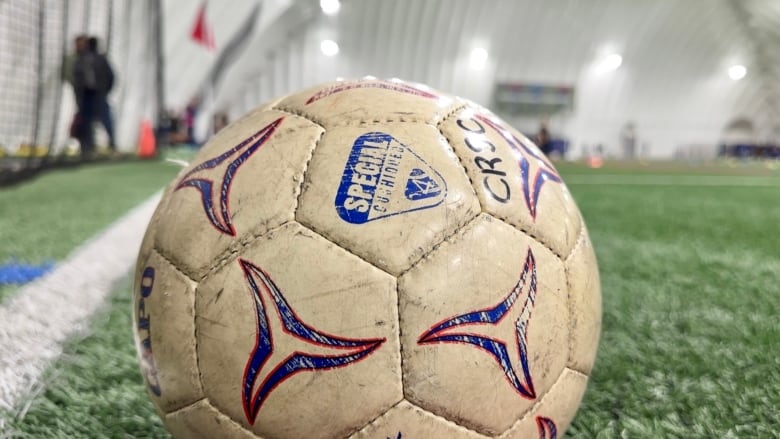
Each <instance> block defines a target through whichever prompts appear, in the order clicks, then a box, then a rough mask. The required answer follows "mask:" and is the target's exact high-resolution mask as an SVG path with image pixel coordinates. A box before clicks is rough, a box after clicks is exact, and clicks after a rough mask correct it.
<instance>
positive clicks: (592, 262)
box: [566, 227, 601, 374]
mask: <svg viewBox="0 0 780 439" xmlns="http://www.w3.org/2000/svg"><path fill="white" fill-rule="evenodd" d="M566 271H567V273H568V282H569V294H570V296H569V309H570V311H569V314H570V322H569V328H570V330H569V332H570V334H571V335H570V337H569V346H570V348H569V364H568V367H570V368H572V369H574V370H577V371H580V372H582V373H585V374H590V371H591V369H593V363H594V362H595V360H596V352H597V350H598V345H599V335H600V332H601V282H600V280H599V268H598V264H597V262H596V254H595V253H594V252H593V246H592V245H591V243H590V239H589V237H588V233H587V231H586V230H585V229H584V227H583V230H582V234H581V236H580V239H579V241H578V243H577V247H576V248H575V249H574V252H573V253H572V254H571V256H570V257H569V258H568V259H567V260H566Z"/></svg>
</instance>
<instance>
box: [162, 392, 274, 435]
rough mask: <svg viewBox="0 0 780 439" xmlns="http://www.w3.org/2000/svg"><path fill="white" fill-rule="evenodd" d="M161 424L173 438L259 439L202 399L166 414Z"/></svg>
mask: <svg viewBox="0 0 780 439" xmlns="http://www.w3.org/2000/svg"><path fill="white" fill-rule="evenodd" d="M163 423H164V424H165V427H166V428H167V429H168V431H169V432H171V434H172V435H173V437H175V438H186V439H215V438H230V439H259V438H258V436H255V435H254V434H252V433H250V432H249V431H247V430H245V429H243V428H242V427H241V426H240V425H238V424H237V423H236V422H234V421H233V420H231V419H230V418H228V417H227V416H225V415H224V414H222V413H220V412H219V411H218V410H217V409H216V408H214V406H212V405H211V404H209V402H208V401H207V400H205V399H202V400H200V401H198V402H196V403H195V404H192V405H191V406H188V407H185V408H183V409H181V410H177V411H175V412H173V413H170V414H168V415H167V416H165V417H164V418H163Z"/></svg>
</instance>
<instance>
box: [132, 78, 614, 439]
mask: <svg viewBox="0 0 780 439" xmlns="http://www.w3.org/2000/svg"><path fill="white" fill-rule="evenodd" d="M135 285H136V286H135V298H134V300H135V302H134V309H135V312H134V317H135V334H136V340H137V347H138V353H139V357H140V361H141V367H142V371H143V375H144V377H145V379H146V383H147V387H148V390H149V395H150V397H151V399H152V401H153V402H154V405H155V407H156V408H157V410H158V412H159V414H160V416H161V417H162V419H163V421H164V423H165V425H166V427H167V428H168V429H169V430H170V431H171V432H172V433H173V434H174V436H176V437H181V438H192V437H202V438H265V439H271V438H279V439H300V438H306V439H316V438H345V437H347V438H381V439H386V438H392V439H399V438H405V439H423V438H447V439H457V438H486V437H487V438H493V437H502V438H503V437H506V438H537V437H539V438H546V439H549V438H554V437H556V436H558V437H560V436H561V435H562V434H563V432H564V431H565V430H566V428H567V427H568V425H569V424H570V422H571V421H572V418H573V417H574V414H575V413H576V411H577V407H578V405H579V402H580V399H581V397H582V394H583V392H584V391H585V387H586V383H587V380H588V374H589V373H590V371H591V367H592V366H593V361H594V357H595V353H596V348H597V345H598V337H599V328H600V321H601V304H600V290H599V278H598V269H597V266H596V259H595V256H594V253H593V250H592V248H591V244H590V241H589V239H588V234H587V232H586V229H585V224H584V223H583V220H582V217H581V215H580V213H579V211H578V209H577V207H576V205H575V203H574V201H573V200H572V197H571V195H570V194H569V191H568V190H567V188H566V186H565V185H564V183H563V181H562V179H561V177H560V175H559V174H558V172H557V171H556V170H555V168H554V167H553V165H552V164H551V163H550V162H549V161H548V160H547V159H546V158H545V157H544V156H543V155H542V153H541V152H540V151H539V149H538V148H537V147H536V146H534V145H533V143H531V142H530V141H529V140H528V139H527V138H526V137H524V136H523V135H522V134H520V133H518V132H517V131H515V130H514V129H512V128H510V127H509V126H508V125H506V124H505V123H504V122H502V121H501V120H499V119H498V118H497V117H495V116H494V115H493V114H491V113H490V112H489V111H487V110H485V109H484V108H481V107H479V106H476V105H475V104H473V103H470V102H468V101H465V100H462V99H460V98H456V97H452V96H447V95H444V94H440V93H438V92H434V91H431V90H430V89H429V88H428V87H424V86H419V85H416V84H411V83H404V82H401V81H397V80H394V81H380V80H359V81H353V82H336V83H332V84H326V85H323V86H319V87H314V88H310V89H308V90H304V91H302V92H300V93H296V94H293V95H290V96H287V97H285V98H283V99H281V100H278V101H276V102H273V103H271V104H268V105H265V106H263V107H260V108H258V109H256V110H254V111H252V112H251V113H249V114H247V115H246V116H244V117H243V118H241V119H240V120H238V121H236V122H235V123H233V124H231V125H230V126H228V127H227V128H225V129H224V130H222V131H220V132H219V133H218V134H217V135H216V136H215V137H214V138H213V139H212V140H211V141H210V142H209V143H208V144H206V145H205V146H204V147H203V149H202V150H201V151H200V152H199V153H198V155H197V157H196V158H195V159H194V160H193V161H192V163H191V164H190V165H189V166H188V167H187V168H186V169H184V170H183V171H182V172H181V174H180V175H179V176H178V177H177V179H176V180H175V181H174V182H172V183H171V185H169V186H168V188H167V190H166V191H165V194H164V196H163V198H162V201H161V202H160V205H159V207H158V208H157V211H156V212H155V214H154V217H153V218H152V221H151V224H150V225H149V228H148V231H147V234H146V237H145V238H144V241H143V244H142V248H141V251H140V256H139V259H138V267H137V270H136V282H135Z"/></svg>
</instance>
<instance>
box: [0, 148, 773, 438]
mask: <svg viewBox="0 0 780 439" xmlns="http://www.w3.org/2000/svg"><path fill="white" fill-rule="evenodd" d="M558 167H559V170H560V171H561V174H562V176H563V177H564V179H565V180H566V181H567V182H568V185H569V188H570V190H571V192H572V193H573V195H574V197H575V198H576V201H577V203H578V205H579V206H580V209H581V210H582V212H583V215H584V217H585V220H586V221H587V224H588V227H589V230H590V233H591V236H592V239H593V243H594V247H595V249H596V253H597V255H598V260H599V266H600V268H601V280H602V294H603V307H604V315H603V327H602V336H601V337H602V338H601V344H600V347H599V351H598V357H597V360H596V366H595V368H594V371H593V375H592V378H591V380H590V383H589V387H588V390H587V393H586V394H585V398H584V401H583V404H582V407H581V409H580V411H579V412H578V414H577V417H576V418H575V421H574V423H573V424H572V426H571V428H570V430H569V432H568V433H567V435H570V436H569V437H575V438H613V437H627V438H661V437H664V438H667V437H685V438H715V437H717V438H742V437H755V438H764V437H766V438H770V437H778V431H780V420H779V418H778V414H777V407H779V406H780V357H779V356H778V350H777V340H780V320H778V318H777V316H778V313H780V286H779V284H778V281H777V280H778V276H779V275H780V255H779V254H778V251H777V230H776V229H777V219H778V218H780V203H778V202H777V201H778V191H779V190H780V175H778V172H777V170H775V169H771V168H769V167H766V166H763V165H757V164H747V165H745V164H739V163H737V164H733V163H732V164H731V165H726V164H723V165H717V166H711V167H706V168H701V167H689V166H687V165H679V164H655V165H648V164H640V163H637V164H633V165H628V164H607V165H606V166H604V167H603V168H600V169H591V168H589V167H587V166H585V165H583V164H578V163H561V164H559V166H558ZM177 170H178V167H177V165H175V164H172V163H170V162H165V161H139V162H127V163H121V164H103V165H96V166H92V167H85V168H79V169H70V170H60V171H53V172H50V173H47V174H45V175H42V176H40V177H39V178H37V179H35V180H33V181H30V182H27V183H24V184H20V185H17V186H13V187H11V188H6V189H3V190H2V191H0V205H2V206H13V209H10V210H5V211H4V214H3V216H2V217H1V219H0V221H2V223H0V241H2V242H3V244H4V245H3V246H2V248H0V251H2V254H0V259H5V260H7V259H9V258H13V259H15V260H17V261H20V262H26V263H31V264H39V263H41V262H45V261H50V260H53V261H62V260H63V259H65V258H67V257H68V254H69V253H70V252H72V251H73V250H74V249H75V248H77V247H78V246H80V245H81V244H82V242H84V241H86V240H88V239H89V238H90V237H91V236H93V235H95V234H97V233H98V232H99V231H100V230H101V229H104V228H105V227H107V226H108V225H109V224H110V223H112V222H113V221H115V220H116V219H117V218H119V217H121V216H122V215H123V214H124V213H125V211H126V210H128V209H130V208H131V207H132V206H134V205H135V204H137V203H140V202H141V201H143V200H144V199H145V198H147V197H150V196H152V195H153V194H154V193H155V192H156V191H158V190H159V189H160V188H161V187H162V186H163V185H164V184H166V183H167V182H168V181H169V180H170V179H172V178H173V177H174V176H175V174H176V172H177ZM109 176H111V183H110V184H106V181H107V178H108V177H109ZM82 191H86V192H90V193H92V194H94V196H92V197H73V196H72V194H74V193H81V192H82ZM42 206H45V208H46V213H45V214H44V213H43V212H42ZM131 284H132V282H131V281H130V280H129V279H127V278H125V279H124V280H120V281H119V282H118V283H116V285H115V289H114V291H113V292H112V293H111V294H110V299H109V300H108V302H107V303H106V304H105V305H103V306H101V307H100V310H99V311H98V312H97V313H96V314H95V315H94V316H92V317H91V318H90V319H89V320H90V322H91V323H90V325H89V326H88V327H85V328H83V331H82V332H81V336H80V337H78V338H77V339H72V340H70V341H69V342H68V343H66V346H65V348H64V352H63V353H62V355H61V357H60V358H59V359H58V360H57V361H56V362H55V363H54V364H53V365H52V366H50V367H49V368H48V369H47V370H46V372H45V374H44V378H43V379H42V383H41V385H40V386H39V387H38V390H37V391H36V392H35V393H34V394H33V396H32V398H31V399H30V400H28V401H25V403H24V404H22V405H21V406H19V407H16V408H14V410H13V412H12V413H11V416H10V417H9V419H10V424H9V425H8V428H7V429H6V430H4V432H3V433H2V434H3V436H2V437H4V438H10V437H14V438H17V437H18V438H73V437H117V438H120V437H168V436H167V433H166V432H165V430H164V429H163V427H162V425H161V423H160V421H159V419H158V417H157V416H156V415H155V413H154V410H153V407H152V405H151V403H150V402H149V400H148V399H147V397H146V393H145V390H144V384H143V381H142V378H141V374H140V372H139V369H138V366H137V360H136V353H135V348H134V345H133V340H132V331H131V319H130V309H131V306H132V305H131V294H132V293H131V288H132V285H131ZM17 289H18V288H14V287H13V286H10V287H9V286H4V287H3V289H2V290H0V291H1V293H0V294H2V295H3V296H4V297H3V299H8V298H9V297H11V296H13V295H14V293H15V292H17V291H16V290H17ZM0 306H1V305H0ZM0 384H2V383H0Z"/></svg>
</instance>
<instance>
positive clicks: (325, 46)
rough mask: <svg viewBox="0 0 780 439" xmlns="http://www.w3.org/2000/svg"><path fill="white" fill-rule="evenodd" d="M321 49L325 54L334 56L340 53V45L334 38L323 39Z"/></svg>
mask: <svg viewBox="0 0 780 439" xmlns="http://www.w3.org/2000/svg"><path fill="white" fill-rule="evenodd" d="M320 50H321V51H322V53H323V54H324V55H325V56H334V55H336V54H337V53H339V45H338V44H336V42H335V41H333V40H322V42H321V43H320Z"/></svg>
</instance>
